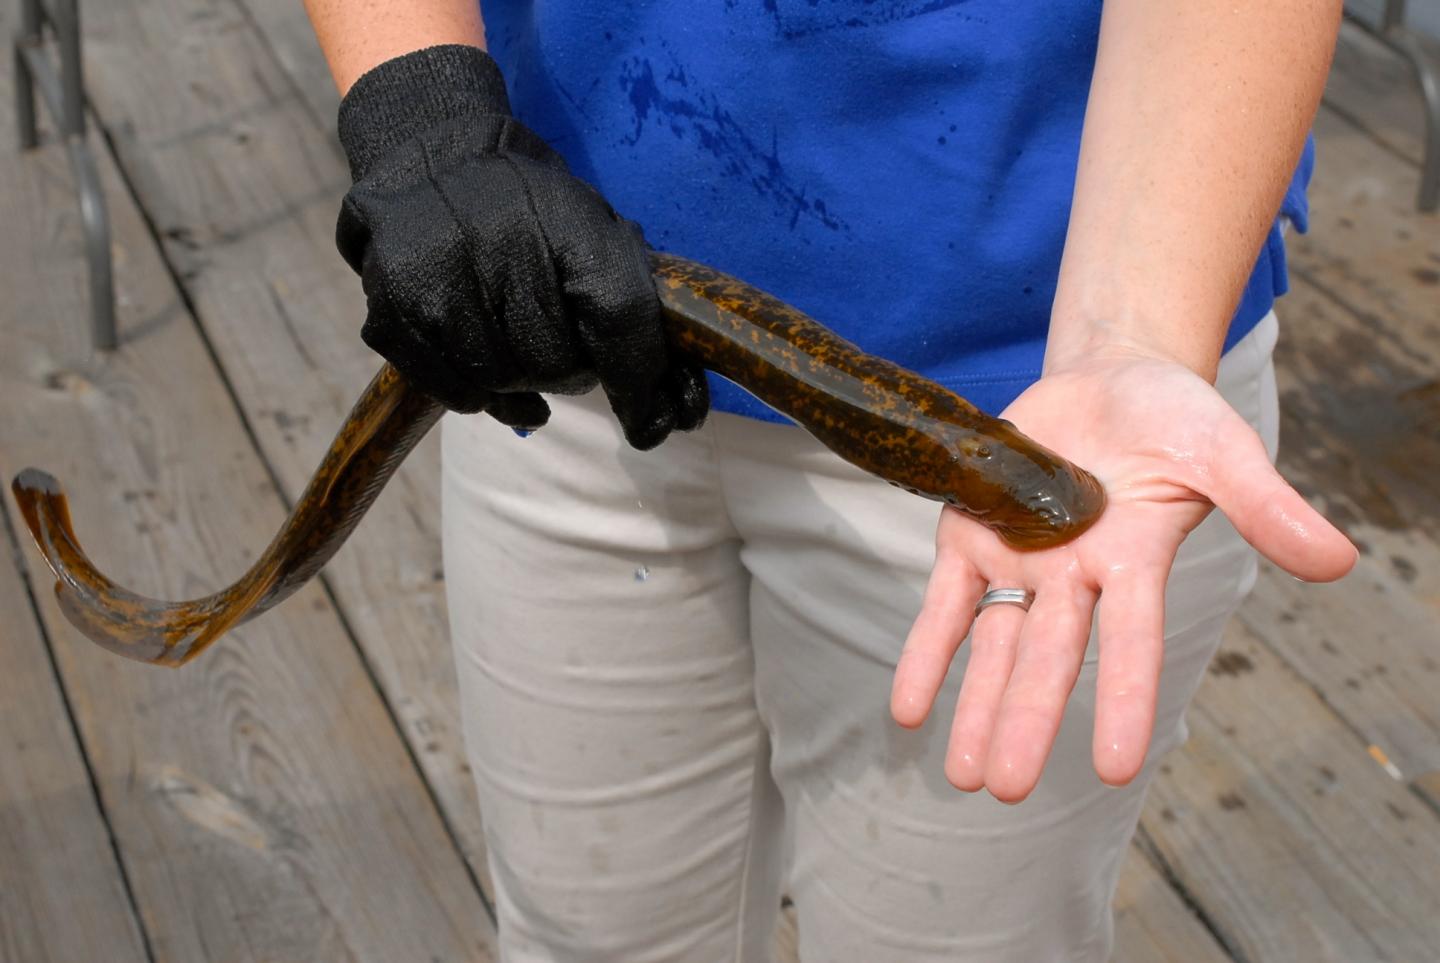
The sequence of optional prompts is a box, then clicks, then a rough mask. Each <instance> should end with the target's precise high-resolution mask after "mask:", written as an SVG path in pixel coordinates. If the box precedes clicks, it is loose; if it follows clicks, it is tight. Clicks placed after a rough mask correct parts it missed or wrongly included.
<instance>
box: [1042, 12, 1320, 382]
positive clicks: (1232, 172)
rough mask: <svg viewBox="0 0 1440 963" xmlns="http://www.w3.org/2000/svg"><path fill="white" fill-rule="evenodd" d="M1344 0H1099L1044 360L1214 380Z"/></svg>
mask: <svg viewBox="0 0 1440 963" xmlns="http://www.w3.org/2000/svg"><path fill="white" fill-rule="evenodd" d="M1340 7H1341V4H1340V3H1339V2H1338V0H1267V2H1265V3H1241V4H1235V3H1233V0H1167V2H1163V3H1157V2H1155V0H1107V2H1106V4H1105V12H1104V16H1103V20H1102V26H1101V31H1100V49H1099V54H1098V57H1097V61H1096V66H1095V75H1094V80H1093V83H1092V87H1091V92H1090V101H1089V105H1088V107H1087V110H1086V117H1085V131H1084V136H1083V141H1082V145H1081V152H1080V164H1079V169H1078V172H1077V179H1076V187H1075V201H1074V208H1073V211H1072V213H1071V218H1070V227H1069V233H1068V235H1067V237H1066V242H1065V254H1064V258H1063V261H1062V264H1061V269H1060V282H1059V289H1058V291H1057V292H1056V297H1055V304H1054V309H1053V312H1052V317H1051V329H1050V337H1049V343H1048V346H1047V350H1046V361H1045V365H1046V369H1047V371H1049V370H1056V369H1058V368H1063V367H1067V366H1069V365H1070V364H1073V363H1074V362H1075V361H1076V360H1077V359H1080V358H1083V357H1085V356H1087V355H1088V354H1090V353H1092V352H1094V351H1096V350H1112V349H1118V350H1132V349H1133V350H1137V351H1143V352H1146V353H1152V354H1161V355H1164V356H1166V357H1170V358H1173V359H1174V360H1177V361H1179V362H1181V363H1182V364H1185V365H1186V366H1187V367H1189V368H1191V369H1192V370H1194V371H1196V372H1197V373H1199V374H1201V375H1202V376H1204V377H1206V378H1209V379H1212V380H1213V378H1214V376H1215V370H1216V366H1217V365H1218V363H1219V357H1220V350H1221V346H1222V344H1223V342H1224V337H1225V331H1226V329H1227V326H1228V323H1229V321H1230V319H1231V316H1232V314H1233V312H1234V310H1235V307H1236V305H1237V304H1238V302H1239V299H1240V294H1241V292H1242V290H1243V289H1244V286H1245V283H1246V280H1247V279H1248V277H1249V274H1250V271H1251V270H1252V268H1253V267H1254V264H1255V259H1256V257H1257V256H1258V254H1259V251H1260V247H1261V245H1262V244H1263V242H1264V239H1265V236H1266V234H1267V232H1268V231H1269V228H1270V225H1271V224H1272V222H1273V220H1274V218H1275V215H1276V212H1277V210H1278V209H1279V206H1280V202H1281V200H1282V198H1283V197H1284V193H1285V189H1286V186H1287V185H1288V183H1289V180H1290V177H1291V174H1292V173H1293V171H1294V169H1295V165H1296V163H1297V161H1298V159H1299V156H1300V152H1301V150H1302V149H1303V147H1304V142H1305V136H1306V132H1307V131H1308V130H1309V127H1310V124H1311V122H1312V120H1313V119H1314V115H1315V110H1316V108H1317V106H1318V104H1319V101H1320V95H1321V91H1322V90H1323V87H1324V82H1325V74H1326V72H1327V70H1328V68H1329V64H1330V56H1331V53H1332V51H1333V49H1334V43H1335V35H1336V31H1337V30H1338V25H1339V16H1340Z"/></svg>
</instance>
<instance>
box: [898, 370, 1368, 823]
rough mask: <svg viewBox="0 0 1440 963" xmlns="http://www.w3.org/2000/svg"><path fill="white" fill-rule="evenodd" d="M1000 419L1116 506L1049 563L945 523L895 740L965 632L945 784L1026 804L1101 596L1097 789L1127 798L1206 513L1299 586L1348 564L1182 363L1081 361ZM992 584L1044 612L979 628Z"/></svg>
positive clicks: (995, 619) (914, 719) (1001, 612)
mask: <svg viewBox="0 0 1440 963" xmlns="http://www.w3.org/2000/svg"><path fill="white" fill-rule="evenodd" d="M1005 417H1006V418H1008V419H1010V420H1011V421H1013V422H1015V424H1016V425H1017V426H1019V428H1020V430H1021V431H1023V432H1025V433H1026V434H1027V435H1029V436H1030V437H1032V438H1034V439H1035V440H1036V441H1039V442H1040V443H1041V444H1044V445H1046V446H1047V447H1050V448H1052V449H1053V450H1055V451H1057V452H1059V453H1060V454H1062V455H1064V456H1065V457H1067V458H1069V459H1071V460H1072V461H1074V462H1076V463H1077V464H1080V465H1083V466H1085V467H1086V468H1088V469H1089V470H1090V471H1092V472H1094V473H1095V474H1096V475H1097V476H1098V477H1099V478H1100V480H1101V481H1102V482H1103V483H1104V485H1105V489H1106V493H1107V495H1108V497H1109V505H1108V507H1107V508H1106V510H1105V514H1104V515H1103V516H1102V517H1101V519H1100V521H1099V522H1097V523H1096V525H1095V526H1094V527H1093V528H1092V529H1090V530H1089V531H1088V532H1086V533H1085V534H1084V535H1082V536H1081V537H1080V538H1078V539H1076V540H1075V541H1074V542H1071V543H1070V544H1068V545H1064V546H1061V547H1059V548H1054V549H1048V550H1045V551H1042V552H1020V551H1016V550H1015V549H1012V548H1010V547H1008V546H1006V545H1005V544H1004V543H1002V542H1001V541H1000V540H999V539H998V538H996V537H995V535H994V534H992V533H991V532H990V531H989V530H987V529H985V528H984V527H982V526H980V525H979V524H977V523H975V522H974V521H971V520H970V519H968V518H966V517H965V516H964V515H962V514H960V512H958V511H956V510H954V509H951V508H945V509H944V510H943V511H942V512H941V518H940V524H939V528H938V530H937V533H936V558H935V566H934V569H933V570H932V572H931V576H930V583H929V585H928V587H927V589H926V592H925V600H924V603H923V605H922V607H921V611H920V614H919V616H918V617H917V619H916V621H915V624H914V626H913V628H912V629H911V630H910V635H909V638H908V639H907V640H906V642H905V648H904V650H903V652H902V653H901V656H900V660H899V664H898V666H897V667H896V670H895V683H894V689H893V692H892V696H891V713H892V715H893V716H894V717H895V720H896V721H897V722H899V723H900V724H901V725H902V726H906V727H912V728H913V727H917V726H919V725H920V724H921V723H922V722H924V721H925V718H926V716H927V715H928V714H929V712H930V709H931V706H932V705H933V703H934V701H935V695H936V693H937V692H938V690H939V688H940V685H941V683H942V682H943V681H944V678H945V672H946V670H947V669H948V667H949V665H950V662H951V660H952V659H953V658H954V656H955V653H956V651H957V650H958V648H959V646H960V644H961V642H962V640H963V639H964V638H965V636H966V634H967V633H971V636H972V641H971V645H972V652H971V654H970V660H969V664H968V666H967V668H966V671H965V678H964V681H963V683H962V686H961V690H960V698H959V703H958V705H957V707H956V710H955V717H954V723H953V726H952V729H951V734H950V745H949V750H948V753H947V756H946V762H945V772H946V776H947V777H948V778H949V780H950V782H951V783H953V784H954V785H955V786H957V787H958V788H960V789H964V790H967V791H977V790H979V789H981V788H982V787H983V788H986V789H988V790H989V791H990V792H991V793H992V794H993V795H994V796H995V797H996V798H997V799H1000V800H1002V801H1005V802H1018V801H1020V800H1022V799H1024V798H1025V797H1026V796H1027V795H1029V793H1030V791H1031V790H1032V789H1034V787H1035V785H1036V783H1037V782H1038V781H1039V779H1040V772H1041V769H1042V768H1043V767H1044V765H1045V760H1046V758H1047V756H1048V755H1049V753H1050V748H1051V746H1052V744H1053V743H1054V740H1055V736H1056V733H1057V731H1058V730H1059V727H1060V720H1061V716H1062V713H1063V711H1064V708H1065V702H1066V699H1067V698H1068V697H1069V694H1070V691H1071V689H1072V688H1073V687H1074V684H1075V680H1076V678H1077V676H1078V674H1079V671H1080V665H1081V660H1082V658H1083V656H1084V653H1085V647H1086V643H1087V641H1088V638H1089V634H1090V625H1091V617H1092V614H1093V611H1094V608H1095V605H1096V602H1097V601H1098V600H1099V599H1100V597H1101V596H1102V595H1103V596H1104V598H1105V599H1106V601H1107V603H1109V604H1106V605H1104V606H1101V611H1100V639H1099V644H1100V655H1099V658H1100V664H1099V677H1098V680H1097V692H1096V700H1095V705H1096V714H1095V733H1094V750H1093V751H1094V762H1095V770H1096V772H1097V773H1098V774H1099V776H1100V778H1101V779H1102V780H1104V781H1105V782H1107V783H1109V784H1111V785H1123V784H1124V783H1126V782H1129V781H1130V780H1131V779H1133V778H1134V777H1135V775H1136V773H1138V772H1139V770H1140V767H1141V765H1142V763H1143V762H1144V758H1145V752H1146V749H1147V747H1148V746H1149V742H1150V734H1151V729H1152V727H1153V724H1154V719H1155V705H1156V693H1157V689H1158V685H1159V677H1160V667H1161V663H1162V660H1163V654H1164V598H1165V582H1166V579H1167V577H1168V576H1169V573H1170V567H1171V565H1172V564H1173V562H1174V560H1175V553H1176V551H1177V550H1178V549H1179V547H1180V543H1181V541H1182V540H1183V539H1184V538H1185V536H1186V535H1188V534H1189V533H1190V532H1191V531H1192V530H1193V529H1194V528H1195V527H1196V526H1197V525H1199V524H1200V522H1201V521H1202V520H1203V519H1204V518H1205V516H1206V515H1207V514H1208V513H1209V512H1210V510H1211V509H1212V508H1213V507H1219V508H1220V510H1221V511H1223V512H1224V513H1225V514H1226V515H1227V516H1228V517H1229V519H1230V521H1231V522H1232V523H1233V524H1234V525H1235V527H1236V528H1237V529H1238V530H1239V532H1240V534H1241V535H1242V536H1244V538H1245V539H1246V540H1247V541H1248V542H1250V544H1251V545H1253V546H1254V547H1255V548H1256V549H1257V550H1259V551H1260V552H1261V553H1262V554H1263V555H1265V556H1266V557H1267V558H1269V559H1270V560H1271V561H1273V562H1275V563H1276V564H1277V565H1279V566H1280V567H1282V568H1284V569H1285V570H1286V571H1288V572H1290V573H1291V574H1293V575H1295V576H1297V577H1298V578H1302V579H1305V580H1307V581H1317V582H1323V581H1331V580H1334V579H1337V578H1340V577H1341V576H1343V575H1344V574H1345V573H1346V572H1348V571H1349V570H1350V568H1351V567H1352V566H1353V565H1354V563H1355V559H1356V550H1355V547H1354V546H1353V545H1351V544H1350V542H1349V541H1348V540H1347V539H1346V538H1345V536H1344V535H1342V534H1341V533H1340V532H1339V531H1338V530H1337V529H1336V528H1335V527H1334V526H1333V525H1331V524H1330V523H1329V522H1327V521H1326V520H1325V519H1324V518H1322V517H1321V516H1320V514H1319V513H1318V512H1316V511H1315V510H1314V509H1313V508H1311V507H1310V506H1309V505H1308V504H1307V503H1306V502H1305V500H1304V499H1303V498H1301V496H1300V495H1299V493H1298V492H1296V491H1295V490H1294V489H1293V488H1291V487H1290V486H1289V485H1288V484H1287V483H1286V482H1285V481H1284V479H1282V478H1281V477H1280V475H1279V474H1278V473H1277V472H1276V471H1275V469H1274V468H1273V467H1272V465H1271V464H1270V459H1269V457H1268V455H1267V453H1266V451H1265V447H1264V445H1263V443H1262V442H1261V440H1260V438H1259V436H1258V435H1256V434H1255V432H1254V431H1253V430H1252V429H1251V427H1250V426H1249V425H1248V424H1247V423H1246V422H1245V420H1244V419H1242V418H1241V417H1240V416H1239V415H1238V414H1237V413H1236V412H1235V410H1234V409H1233V408H1231V407H1230V406H1229V404H1227V403H1226V402H1225V400H1224V399H1223V398H1222V397H1221V396H1220V394H1219V393H1218V392H1217V391H1216V390H1215V389H1214V388H1213V387H1211V386H1210V385H1209V384H1208V383H1207V382H1206V381H1205V380H1204V379H1202V378H1201V377H1199V376H1198V375H1196V374H1194V373H1193V372H1191V371H1190V370H1189V369H1188V368H1186V367H1184V366H1183V365H1180V364H1177V363H1175V362H1172V361H1169V360H1164V359H1160V358H1155V357H1150V356H1147V355H1143V354H1140V353H1136V352H1119V351H1116V352H1112V353H1111V354H1110V355H1109V356H1106V357H1095V358H1088V359H1086V360H1084V361H1083V362H1081V363H1078V364H1075V365H1072V366H1070V367H1069V368H1067V369H1066V370H1064V371H1060V372H1056V373H1052V374H1047V375H1046V376H1045V377H1044V378H1042V379H1041V380H1040V381H1038V382H1037V383H1036V384H1034V385H1033V386H1031V387H1030V389H1029V390H1027V391H1026V392H1025V393H1024V394H1023V395H1021V396H1020V397H1019V398H1018V399H1016V401H1015V402H1014V404H1012V405H1011V406H1010V407H1009V408H1008V409H1007V410H1006V411H1005ZM988 586H994V587H1007V588H1008V587H1017V588H1029V589H1032V590H1034V592H1035V596H1036V598H1035V603H1034V605H1033V607H1032V608H1031V609H1030V611H1029V612H1028V613H1027V612H1024V611H1022V610H1021V609H1020V608H1018V607H1016V606H1012V605H996V606H992V607H990V608H987V609H986V610H985V611H984V612H983V613H982V615H981V616H980V617H979V618H978V619H977V618H975V617H974V616H973V609H974V606H975V603H976V602H977V601H978V600H979V598H980V596H981V595H982V594H983V593H984V591H985V590H986V588H987V587H988ZM972 623H973V626H972ZM972 628H973V633H972V631H971V630H972Z"/></svg>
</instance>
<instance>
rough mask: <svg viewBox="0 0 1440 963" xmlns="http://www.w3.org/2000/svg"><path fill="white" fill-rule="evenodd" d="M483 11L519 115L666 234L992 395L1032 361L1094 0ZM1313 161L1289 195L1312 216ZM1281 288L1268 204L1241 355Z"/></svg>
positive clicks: (1075, 138) (1091, 57) (835, 325)
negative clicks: (1308, 187) (1308, 198)
mask: <svg viewBox="0 0 1440 963" xmlns="http://www.w3.org/2000/svg"><path fill="white" fill-rule="evenodd" d="M482 6H483V12H484V17H485V24H486V32H487V37H488V44H489V48H490V52H491V54H492V55H493V56H494V57H495V59H496V60H497V62H498V63H499V64H500V68H501V70H502V71H503V72H504V74H505V77H506V79H507V83H508V84H509V88H510V93H511V99H512V104H513V107H514V110H515V113H516V116H517V117H518V118H519V119H520V120H521V121H522V122H524V123H525V124H526V125H527V126H529V127H530V128H532V129H533V130H534V131H536V133H538V134H539V135H540V136H541V137H544V138H545V139H546V140H547V141H548V142H549V143H550V144H551V145H552V146H554V147H555V149H556V150H558V151H559V152H560V153H561V154H562V155H563V156H564V157H565V159H566V160H567V161H568V162H569V164H570V167H571V170H572V171H573V172H574V173H575V174H577V175H578V176H580V177H582V178H584V179H585V180H587V181H589V182H590V183H592V184H594V185H595V186H596V187H597V188H599V190H600V192H601V193H602V194H604V195H605V197H606V198H607V199H608V200H609V201H610V202H611V204H613V205H614V207H615V208H616V210H618V211H619V212H620V213H621V214H622V215H624V216H625V217H628V218H630V219H632V220H635V221H637V222H639V223H640V225H641V226H642V227H643V228H644V229H645V234H646V238H647V240H648V241H649V242H650V244H651V245H652V246H654V247H656V248H658V249H661V250H667V251H673V252H675V253H677V254H682V255H685V256H687V257H691V258H695V259H696V260H699V261H703V262H705V263H707V264H710V265H711V266H713V267H715V268H718V269H719V270H721V271H725V272H728V273H730V274H734V275H736V276H737V277H739V278H742V279H744V280H746V281H748V282H750V283H751V284H755V285H757V286H759V287H761V288H763V289H765V290H768V291H770V292H771V293H773V294H775V295H776V296H778V297H780V298H782V299H784V300H786V301H789V302H790V303H791V304H794V305H795V306H796V307H798V308H800V309H801V310H803V311H805V312H807V313H808V314H810V315H811V316H812V317H814V318H816V319H817V320H819V321H821V322H823V323H824V324H826V325H828V326H829V327H831V328H832V329H834V330H835V331H837V332H838V333H839V334H841V335H842V336H844V337H845V338H847V339H849V340H850V341H853V342H855V343H856V344H858V345H860V346H861V347H862V348H864V349H865V350H867V351H870V352H872V353H874V354H878V355H881V356H883V357H885V358H889V359H890V360H892V361H895V362H897V363H899V364H901V365H904V366H905V367H907V368H912V369H914V370H916V371H918V372H920V373H921V374H924V375H926V376H927V377H929V378H931V379H933V380H935V381H938V382H940V383H941V384H943V385H945V386H946V387H949V388H951V389H953V390H955V391H957V392H959V393H960V394H962V395H964V396H965V397H966V398H968V399H969V400H970V401H972V402H973V403H975V404H976V405H978V406H979V407H981V408H982V409H984V410H986V411H988V412H991V413H995V412H998V411H999V410H1000V409H1001V408H1003V407H1004V406H1005V405H1007V404H1009V403H1010V401H1012V400H1013V399H1014V398H1015V396H1016V395H1018V394H1019V393H1020V392H1021V391H1023V390H1024V389H1025V388H1026V387H1027V386H1029V385H1030V384H1031V383H1032V382H1034V381H1035V379H1036V378H1038V377H1039V375H1040V365H1041V361H1042V358H1043V355H1044V348H1045V335H1046V330H1047V327H1048V324H1049V313H1050V305H1051V301H1052V300H1053V298H1054V294H1055V283H1056V278H1057V275H1058V273H1059V266H1060V254H1061V249H1062V246H1063V243H1064V239H1065V228H1066V223H1067V220H1068V217H1069V210H1070V198H1071V193H1072V190H1073V188H1074V177H1075V165H1076V160H1077V158H1078V154H1079V147H1080V130H1081V123H1082V121H1083V119H1084V111H1085V102H1086V97H1087V94H1088V91H1089V86H1090V74H1091V71H1092V69H1093V67H1094V62H1095V49H1096V43H1097V40H1098V36H1099V29H1100V6H1101V5H1100V2H1099V0H720V2H715V0H691V2H671V3H664V2H653V0H652V2H644V0H628V2H626V0H605V2H587V0H548V2H537V0H483V3H482ZM1312 165H1313V145H1307V147H1306V152H1305V157H1304V160H1303V161H1302V163H1301V165H1300V169H1299V170H1298V171H1297V172H1296V175H1295V179H1294V181H1293V183H1292V184H1291V187H1290V190H1289V192H1288V194H1287V196H1286V198H1285V204H1284V206H1283V207H1282V209H1281V212H1280V213H1281V214H1282V215H1284V216H1285V217H1288V218H1289V219H1290V220H1291V221H1292V222H1293V223H1294V224H1295V226H1296V227H1297V228H1298V229H1300V230H1304V229H1305V222H1306V206H1305V184H1306V183H1307V182H1308V179H1309V173H1310V170H1311V167H1312ZM1285 288H1286V274H1285V251H1284V246H1283V243H1282V239H1281V235H1280V230H1279V222H1278V219H1277V224H1276V226H1275V227H1274V228H1273V229H1272V230H1271V232H1270V236H1269V238H1268V240H1267V242H1266V244H1265V246H1264V249H1263V250H1262V251H1261V254H1260V258H1259V261H1258V263H1257V264H1256V266H1255V271H1254V273H1253V274H1252V275H1251V278H1250V281H1249V284H1248V285H1247V287H1246V289H1245V294H1244V298H1243V299H1242V301H1241V304H1240V308H1239V311H1238V312H1237V313H1236V315H1235V319H1234V321H1233V323H1232V325H1231V328H1230V331H1229V337H1228V340H1227V343H1226V347H1227V348H1228V347H1229V346H1230V345H1233V344H1234V343H1235V342H1236V341H1238V340H1239V339H1240V338H1241V337H1242V336H1244V334H1245V333H1246V332H1248V331H1249V330H1250V328H1252V327H1253V326H1254V325H1255V324H1256V322H1258V321H1259V320H1260V319H1261V318H1262V317H1264V316H1265V314H1266V313H1267V312H1268V311H1269V310H1270V307H1271V304H1272V302H1273V301H1274V299H1275V298H1276V297H1277V296H1278V295H1280V294H1282V293H1283V292H1284V291H1285ZM712 387H713V389H714V393H713V403H714V406H715V407H716V408H717V409H719V410H723V411H732V412H737V413H741V414H746V415H751V416H753V417H758V418H766V419H769V420H776V421H778V420H783V419H782V417H781V416H780V415H778V414H776V413H775V412H773V411H772V410H770V409H769V408H767V407H766V406H765V405H763V404H762V403H761V402H759V401H758V400H756V399H755V398H753V397H752V396H751V395H749V394H748V393H746V392H745V391H743V390H742V389H740V388H738V387H737V386H735V385H733V384H730V383H729V382H726V381H724V380H723V379H718V378H716V379H714V381H713V382H712Z"/></svg>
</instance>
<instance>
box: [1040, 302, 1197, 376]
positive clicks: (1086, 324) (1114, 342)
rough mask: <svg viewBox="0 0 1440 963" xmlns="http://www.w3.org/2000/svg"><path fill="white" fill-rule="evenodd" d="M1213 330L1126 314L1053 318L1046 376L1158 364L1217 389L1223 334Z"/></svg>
mask: <svg viewBox="0 0 1440 963" xmlns="http://www.w3.org/2000/svg"><path fill="white" fill-rule="evenodd" d="M1181 316H1182V317H1183V314H1181ZM1210 327H1211V326H1208V325H1201V324H1196V325H1185V324H1183V323H1179V324H1177V323H1175V322H1174V320H1173V319H1167V321H1164V322H1150V321H1147V320H1141V319H1139V318H1134V317H1126V316H1123V315H1121V316H1109V317H1073V316H1072V317H1066V318H1060V317H1053V316H1052V318H1051V322H1050V333H1049V336H1048V337H1047V339H1046V343H1045V361H1044V373H1045V374H1047V375H1050V374H1057V373H1060V372H1065V371H1073V370H1075V369H1078V368H1082V367H1088V366H1092V365H1094V364H1096V363H1111V362H1115V361H1160V362H1166V363H1169V364H1178V365H1181V366H1182V367H1185V368H1188V369H1189V370H1191V371H1193V372H1194V373H1195V374H1197V375H1199V376H1200V377H1202V378H1204V379H1205V380H1206V381H1208V382H1210V383H1211V384H1214V382H1215V376H1216V372H1217V371H1218V369H1219V364H1220V353H1221V350H1222V348H1223V344H1224V338H1225V330H1224V328H1221V329H1219V330H1218V331H1211V330H1209V328H1210Z"/></svg>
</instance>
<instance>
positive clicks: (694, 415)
mask: <svg viewBox="0 0 1440 963" xmlns="http://www.w3.org/2000/svg"><path fill="white" fill-rule="evenodd" d="M666 383H667V389H666V390H667V391H668V392H669V394H670V396H671V398H673V399H674V400H675V412H676V414H675V428H676V430H677V431H694V430H695V429H696V428H699V427H700V426H701V425H703V424H704V423H705V416H706V414H708V413H709V411H710V382H709V381H708V380H707V379H706V377H705V369H704V368H701V367H700V366H698V365H683V366H682V365H672V366H671V368H670V370H669V371H668V372H667V373H666Z"/></svg>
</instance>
